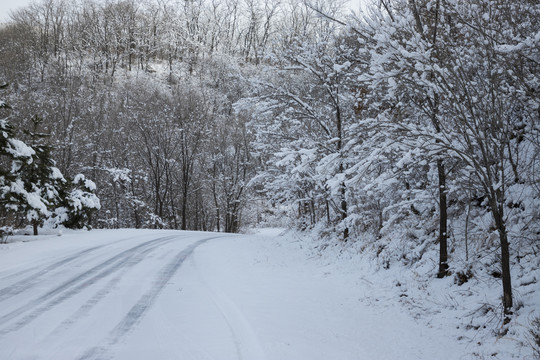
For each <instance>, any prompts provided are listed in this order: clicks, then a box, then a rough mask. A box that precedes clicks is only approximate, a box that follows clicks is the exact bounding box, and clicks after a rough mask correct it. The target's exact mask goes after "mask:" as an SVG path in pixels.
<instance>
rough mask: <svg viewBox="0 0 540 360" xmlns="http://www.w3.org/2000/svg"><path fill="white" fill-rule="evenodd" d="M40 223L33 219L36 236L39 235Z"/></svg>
mask: <svg viewBox="0 0 540 360" xmlns="http://www.w3.org/2000/svg"><path fill="white" fill-rule="evenodd" d="M38 225H39V224H38V221H37V220H34V221H32V227H33V228H34V236H37V235H38Z"/></svg>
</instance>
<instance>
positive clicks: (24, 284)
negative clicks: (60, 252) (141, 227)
mask: <svg viewBox="0 0 540 360" xmlns="http://www.w3.org/2000/svg"><path fill="white" fill-rule="evenodd" d="M143 236H145V235H140V236H135V237H133V236H132V237H127V238H123V239H120V240H117V241H114V242H110V243H107V244H102V245H99V246H94V247H91V248H88V249H84V250H81V251H77V252H76V253H74V254H71V255H68V256H66V257H64V258H62V259H60V260H58V261H56V262H54V263H52V264H50V265H44V266H45V267H43V266H35V267H32V268H30V269H26V270H22V271H19V272H17V273H15V274H11V275H8V276H5V277H2V278H0V281H6V280H8V279H13V278H17V277H18V276H21V275H24V274H26V273H29V272H32V271H35V270H36V269H40V268H41V270H38V271H37V272H35V273H33V274H32V275H30V276H27V277H26V278H24V279H21V280H18V281H16V282H15V283H13V284H11V285H9V286H6V287H4V288H2V289H0V301H3V300H5V299H7V298H10V297H12V296H15V295H18V294H20V293H21V292H23V291H24V290H27V289H29V288H31V287H32V286H34V285H35V284H37V283H38V282H39V281H40V280H41V278H43V277H44V276H45V275H47V274H48V273H50V272H51V271H54V270H56V269H58V268H60V267H62V266H64V265H67V264H69V263H71V262H73V261H75V260H80V259H81V258H82V257H83V256H85V255H88V254H91V253H93V252H96V251H97V250H99V249H103V248H105V247H109V246H111V245H114V244H117V243H119V242H122V241H127V240H133V239H136V238H139V237H143Z"/></svg>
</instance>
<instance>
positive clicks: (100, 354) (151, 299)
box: [78, 236, 223, 360]
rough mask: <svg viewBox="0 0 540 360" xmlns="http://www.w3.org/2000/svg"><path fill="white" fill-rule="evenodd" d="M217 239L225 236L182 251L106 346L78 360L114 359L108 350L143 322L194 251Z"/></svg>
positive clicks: (139, 301)
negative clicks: (144, 317)
mask: <svg viewBox="0 0 540 360" xmlns="http://www.w3.org/2000/svg"><path fill="white" fill-rule="evenodd" d="M217 238H223V236H214V237H210V238H206V239H202V240H199V241H197V242H195V243H193V244H191V245H189V246H188V247H187V248H185V249H183V250H182V251H180V252H179V253H178V254H177V255H176V256H175V257H174V258H173V259H172V260H171V261H169V263H167V265H165V266H164V267H163V268H162V269H161V270H160V272H159V273H158V278H156V280H155V281H154V284H153V286H152V287H151V288H150V289H149V290H148V291H147V292H146V293H144V294H143V295H142V296H141V297H140V298H139V300H138V301H137V303H135V305H133V306H132V307H131V309H130V310H129V311H128V312H127V314H126V315H125V316H124V317H123V318H122V320H120V322H119V323H118V324H117V325H116V326H115V327H114V329H113V330H112V331H111V332H110V333H109V336H108V341H107V343H106V345H104V346H96V347H93V348H90V349H88V350H87V351H86V352H85V353H84V354H83V355H81V357H79V359H78V360H92V359H96V360H103V359H110V358H112V357H111V356H110V355H108V350H107V348H108V347H110V346H112V345H114V344H116V343H118V341H119V340H120V339H121V338H122V337H124V336H126V335H127V334H129V332H131V331H132V330H133V329H134V328H135V327H136V325H137V324H138V323H139V322H140V321H141V320H142V318H143V316H144V315H145V314H146V312H148V310H149V309H151V308H152V306H153V305H154V303H155V301H156V299H157V298H158V296H159V294H160V293H161V292H162V291H163V289H164V288H165V286H166V285H167V283H168V282H169V281H170V280H171V279H172V277H173V276H174V274H175V273H176V272H177V271H178V269H180V267H181V266H182V264H183V263H184V261H185V260H186V259H187V258H188V257H189V256H190V255H192V254H193V251H194V250H195V249H196V248H197V247H199V246H200V245H202V244H204V243H205V242H207V241H209V240H213V239H217Z"/></svg>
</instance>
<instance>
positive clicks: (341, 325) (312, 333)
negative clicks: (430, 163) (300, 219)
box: [0, 230, 530, 360]
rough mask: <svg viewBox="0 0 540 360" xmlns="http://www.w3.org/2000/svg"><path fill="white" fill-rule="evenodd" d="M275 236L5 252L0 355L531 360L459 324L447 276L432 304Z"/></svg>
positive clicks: (120, 237)
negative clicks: (435, 300) (523, 359)
mask: <svg viewBox="0 0 540 360" xmlns="http://www.w3.org/2000/svg"><path fill="white" fill-rule="evenodd" d="M279 234H280V230H264V231H259V232H257V233H255V234H250V235H229V234H217V233H202V232H180V231H153V230H107V231H105V230H93V231H90V232H69V233H67V234H64V235H63V236H52V235H49V236H39V237H30V236H27V237H19V238H16V239H18V240H19V241H16V242H12V243H10V244H7V245H0V359H2V360H8V359H16V360H19V359H21V360H26V359H54V360H61V359H66V360H67V359H69V360H73V359H129V360H138V359H144V360H146V359H160V360H161V359H163V360H166V359H182V360H188V359H196V360H206V359H216V360H221V359H223V360H226V359H243V360H259V359H260V360H263V359H264V360H317V359H320V360H329V359H332V360H347V359H350V360H360V359H366V360H367V359H403V360H407V359H414V360H420V359H430V360H432V359H469V358H471V359H472V358H484V357H485V358H493V359H506V358H510V357H513V356H515V357H516V358H526V357H527V356H528V355H527V354H530V353H527V350H525V349H524V350H520V349H521V348H520V347H518V346H516V342H512V341H509V340H507V339H501V340H498V339H497V338H496V337H495V336H493V337H489V336H485V332H481V331H479V330H478V329H475V327H474V326H473V327H471V328H470V329H464V328H458V327H459V326H460V322H459V321H456V319H455V313H454V312H452V309H450V310H445V309H448V308H449V306H448V302H452V301H454V300H452V299H455V298H456V297H457V295H454V296H453V295H452V294H449V293H448V288H449V287H450V285H449V284H448V283H447V282H439V283H438V284H440V285H437V286H439V287H438V288H436V287H430V288H428V289H427V290H429V291H432V292H433V291H435V292H437V291H440V293H439V294H437V296H436V297H433V296H431V297H427V299H433V298H438V299H440V303H433V304H431V305H429V302H428V301H423V302H422V301H420V300H418V299H417V300H414V299H415V295H417V294H419V290H418V289H415V288H414V287H413V282H412V281H410V280H409V281H408V282H407V279H408V278H407V277H406V276H404V275H403V274H399V273H395V272H392V271H374V270H373V271H369V270H366V269H365V268H364V269H363V268H362V266H358V267H357V268H355V266H356V265H358V264H356V263H355V261H354V259H353V260H351V261H341V262H329V261H327V260H328V258H325V257H324V256H322V257H317V256H315V257H313V256H314V253H313V249H311V248H310V246H309V242H306V241H305V240H302V239H301V238H299V237H297V236H296V235H294V234H285V235H282V236H278V235H279ZM21 239H22V240H25V241H21ZM310 256H312V257H310ZM396 271H400V270H399V269H398V270H396ZM400 278H403V283H396V279H400ZM425 290H426V289H423V290H422V291H425ZM417 297H418V296H417ZM458 307H459V306H458V304H456V305H455V306H454V308H458ZM450 308H451V307H450ZM467 321H468V320H467ZM456 324H457V325H456ZM475 334H477V336H476V337H475ZM522 351H523V352H522Z"/></svg>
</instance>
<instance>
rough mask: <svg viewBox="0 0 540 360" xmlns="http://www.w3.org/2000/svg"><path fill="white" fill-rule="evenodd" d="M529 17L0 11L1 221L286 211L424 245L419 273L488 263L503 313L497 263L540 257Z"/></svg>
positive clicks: (395, 243)
mask: <svg viewBox="0 0 540 360" xmlns="http://www.w3.org/2000/svg"><path fill="white" fill-rule="evenodd" d="M539 18H540V4H539V3H538V2H537V1H536V0H521V1H515V0H510V1H502V0H467V1H456V0H378V1H374V2H373V3H371V4H368V5H366V7H365V8H364V10H363V12H351V11H350V10H348V9H347V8H346V7H345V2H342V1H325V0H312V1H307V0H306V1H304V0H261V1H256V0H108V1H105V2H101V1H97V0H80V1H66V0H42V1H41V2H37V3H34V4H32V5H30V6H28V7H25V8H22V9H20V10H17V11H15V12H13V13H12V14H11V16H10V20H9V21H8V22H6V23H5V24H2V25H1V27H0V85H2V88H1V89H0V99H1V101H0V111H1V114H0V115H1V116H0V118H2V120H1V122H0V126H1V127H2V137H0V164H1V166H2V167H1V168H0V203H1V204H2V206H1V207H0V226H2V227H3V229H4V230H3V231H4V232H7V231H8V230H9V229H16V228H23V227H25V226H27V225H32V226H33V227H34V230H35V231H36V232H37V229H38V227H39V226H40V225H43V224H45V223H48V224H56V225H60V224H62V225H64V226H66V227H75V228H83V227H85V228H91V227H94V228H165V229H183V230H205V231H222V232H239V231H240V230H241V229H243V228H245V227H249V226H254V225H255V224H267V225H275V224H277V223H279V224H283V223H286V224H287V226H291V227H295V228H297V229H299V230H302V231H311V232H313V234H315V236H317V237H319V238H326V239H330V240H329V242H330V243H331V242H336V243H340V244H343V246H347V244H356V245H359V246H360V247H361V248H362V250H363V251H366V252H370V253H372V254H375V256H376V257H377V258H378V259H380V262H381V264H383V267H384V266H386V267H389V266H391V265H392V264H393V263H395V262H401V263H405V264H412V263H415V262H417V261H419V260H420V259H421V258H422V257H423V256H424V255H425V254H426V251H427V250H428V249H433V248H436V249H437V254H438V258H437V259H434V261H435V262H436V263H437V266H436V271H435V273H434V274H432V275H433V276H436V277H439V278H444V277H446V276H449V275H452V276H455V277H456V281H459V282H466V281H468V279H470V278H471V277H472V276H473V274H474V271H475V269H473V265H474V264H478V263H481V264H484V265H485V268H486V269H488V270H485V271H489V272H491V274H492V275H493V276H494V277H496V278H498V279H500V281H501V282H502V291H501V293H502V300H501V302H502V308H503V309H504V313H505V314H506V315H508V316H510V315H511V314H512V311H513V309H515V308H516V304H515V301H514V300H515V296H513V294H512V288H513V287H512V286H513V285H512V282H511V279H512V277H511V268H513V266H514V265H515V264H517V263H520V261H522V260H523V259H527V258H532V259H534V258H538V254H539V252H540V170H539V167H540V75H539V74H540V22H539V21H538V19H539ZM458 250H459V253H460V254H461V253H463V254H465V259H461V260H460V261H459V264H458V262H457V260H456V259H455V257H454V255H453V254H455V253H457V252H458ZM454 260H455V261H454ZM453 261H454V262H453ZM539 324H540V323H539ZM538 336H539V338H538V339H539V340H538V341H539V343H540V332H539V333H538Z"/></svg>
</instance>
